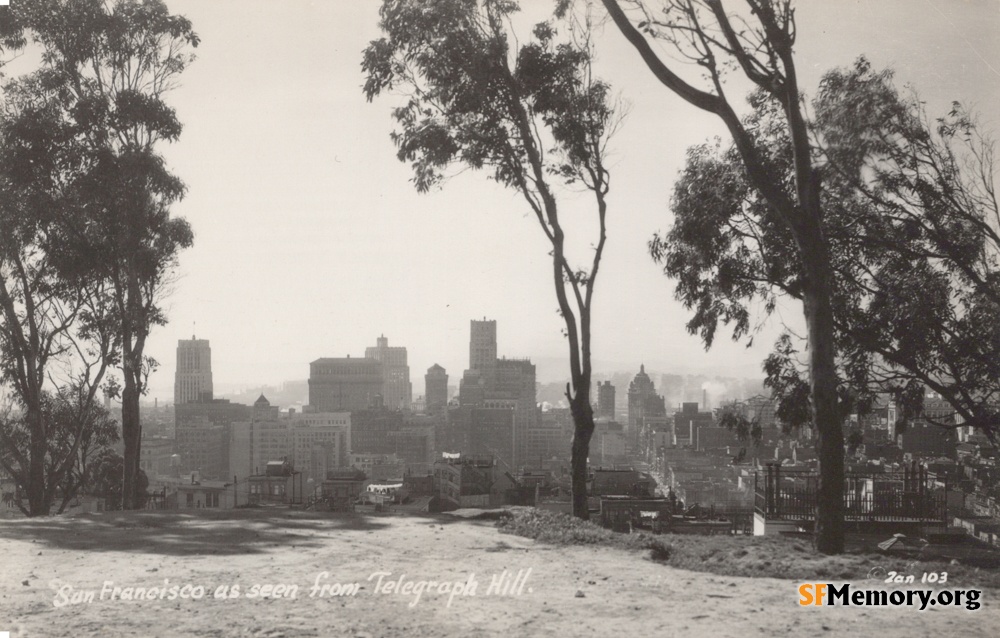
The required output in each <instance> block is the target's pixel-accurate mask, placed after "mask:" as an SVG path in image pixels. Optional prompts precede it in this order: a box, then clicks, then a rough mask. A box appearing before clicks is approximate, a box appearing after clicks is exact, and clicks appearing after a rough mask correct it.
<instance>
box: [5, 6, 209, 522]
mask: <svg viewBox="0 0 1000 638" xmlns="http://www.w3.org/2000/svg"><path fill="white" fill-rule="evenodd" d="M0 17H2V18H3V19H4V20H5V24H4V27H3V28H2V29H0V33H6V34H13V35H11V36H10V37H9V38H8V39H7V40H6V42H5V44H6V46H7V48H8V49H12V48H16V47H17V46H18V45H20V46H33V47H37V48H38V49H40V50H41V52H42V58H41V59H42V63H41V68H40V69H39V70H38V71H37V73H36V74H35V81H36V82H37V83H39V85H40V86H42V87H44V88H45V89H46V90H48V91H50V92H52V93H54V95H55V96H56V97H57V99H58V101H59V108H60V109H61V111H62V112H63V113H65V114H67V116H68V117H69V118H70V124H71V127H72V132H73V135H74V140H73V141H74V143H76V144H79V145H80V146H81V147H82V148H83V149H84V150H85V153H86V157H87V166H86V168H87V170H86V173H85V174H83V175H81V176H80V178H79V179H78V180H77V181H76V182H75V186H74V196H75V197H77V198H78V199H79V202H80V205H79V207H78V209H77V210H78V211H79V212H80V214H79V215H77V216H76V217H75V218H73V219H71V220H70V223H69V224H68V227H69V230H68V231H67V235H66V241H65V242H63V243H62V244H61V245H60V246H61V248H62V249H65V250H66V251H67V252H68V253H70V254H71V255H72V259H73V263H74V267H75V272H76V273H77V275H78V276H79V277H80V278H85V279H87V280H89V281H90V282H91V289H92V290H96V289H99V288H100V289H102V290H103V291H104V294H105V295H106V296H105V297H103V299H102V302H101V303H100V304H99V307H100V308H102V309H103V310H106V312H105V313H103V314H102V313H94V314H92V315H91V316H90V317H89V319H90V320H91V325H96V324H98V323H101V322H106V321H111V322H112V323H113V326H114V332H115V340H116V345H117V354H116V355H115V356H114V358H113V361H114V363H115V365H116V366H117V367H118V368H119V370H120V372H121V375H122V381H121V385H120V388H121V399H122V438H123V441H124V445H125V454H124V487H123V494H124V495H125V497H124V506H125V508H126V509H129V508H131V507H132V504H133V503H132V502H133V498H132V496H133V495H134V493H135V489H134V487H135V481H136V476H137V475H138V472H139V450H140V442H141V438H142V426H141V423H140V418H139V398H140V396H141V395H142V394H143V393H145V391H146V384H147V380H148V375H149V373H150V372H151V371H152V370H153V369H154V368H155V366H156V362H155V361H154V360H153V359H152V358H151V357H149V356H147V355H146V354H145V345H146V339H147V337H148V335H149V332H150V330H151V329H152V328H153V327H154V326H156V325H161V324H163V323H164V322H165V316H164V314H163V311H162V308H161V306H160V303H161V300H162V297H163V295H164V294H165V292H166V291H167V288H168V285H169V283H170V281H171V276H172V273H173V269H174V266H175V264H176V258H177V254H178V252H179V250H181V249H182V248H184V247H187V246H190V244H191V242H192V234H191V230H190V227H189V226H188V224H187V223H186V222H185V221H184V220H183V219H179V218H175V217H172V216H171V214H170V206H171V205H172V204H173V203H174V202H176V201H177V200H178V199H179V198H180V197H181V196H182V195H183V193H184V185H183V184H182V182H181V181H180V180H179V179H178V178H177V177H176V176H174V175H173V174H171V173H170V171H169V170H168V168H167V167H166V165H165V162H164V160H163V158H162V156H161V155H160V153H159V147H160V146H161V145H162V144H163V143H167V142H172V141H176V140H177V139H178V137H179V136H180V132H181V124H180V122H179V120H178V119H177V116H176V113H175V112H174V110H173V109H172V108H171V107H169V106H168V105H167V103H166V102H165V96H166V94H167V93H168V92H169V91H170V90H171V89H172V88H174V86H175V84H176V80H177V76H178V75H179V74H180V73H181V72H183V71H184V69H185V68H186V67H187V65H188V64H189V63H190V62H191V61H192V59H193V57H192V56H191V54H190V53H189V50H190V48H192V47H195V46H197V44H198V41H199V40H198V37H197V35H196V34H195V33H194V31H193V30H192V26H191V23H190V21H188V20H187V19H186V18H184V17H182V16H177V15H173V14H171V13H170V12H169V10H168V8H167V7H166V5H165V4H164V3H163V2H162V1H160V0H114V1H103V0H38V1H37V2H31V3H17V4H15V5H14V6H12V7H11V8H10V10H9V11H8V12H5V13H3V14H0ZM18 40H20V41H18Z"/></svg>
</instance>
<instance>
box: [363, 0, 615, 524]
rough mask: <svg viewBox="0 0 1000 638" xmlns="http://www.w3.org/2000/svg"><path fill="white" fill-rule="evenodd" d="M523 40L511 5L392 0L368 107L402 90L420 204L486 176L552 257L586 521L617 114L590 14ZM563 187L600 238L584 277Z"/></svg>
mask: <svg viewBox="0 0 1000 638" xmlns="http://www.w3.org/2000/svg"><path fill="white" fill-rule="evenodd" d="M560 9H561V12H560V15H559V16H558V17H559V18H562V19H561V20H551V21H548V22H543V23H540V24H537V25H535V26H534V28H533V30H532V31H531V34H530V36H527V37H525V36H524V35H523V34H522V35H520V36H519V35H518V34H517V33H516V29H515V23H516V22H517V19H516V18H517V16H516V14H517V12H518V6H517V3H515V2H511V1H510V0H431V1H417V0H384V2H383V3H382V7H381V11H380V16H381V21H380V23H379V25H380V27H381V29H382V32H383V33H384V36H383V37H382V38H380V39H378V40H375V41H373V42H371V44H370V45H369V46H368V48H367V49H366V50H365V52H364V60H363V63H362V68H363V70H364V72H365V73H366V81H365V85H364V92H365V95H366V96H367V97H368V99H369V100H371V99H373V98H375V97H376V96H378V95H380V94H382V93H384V92H389V91H393V92H401V93H403V94H404V96H405V97H404V98H403V103H402V105H401V106H399V107H397V108H396V109H394V111H393V119H394V120H395V122H396V126H397V128H396V130H395V132H394V133H393V134H392V139H393V141H394V142H395V144H396V146H397V148H398V154H397V156H398V158H399V160H400V161H404V162H409V163H410V164H411V165H412V167H413V172H414V177H413V183H414V185H415V186H416V189H417V190H418V191H420V192H426V191H428V190H430V189H431V188H432V187H435V186H438V185H440V184H441V183H442V182H443V181H444V180H445V179H446V177H447V176H448V171H449V169H452V168H456V167H465V168H472V169H482V170H485V171H488V176H489V177H490V179H493V180H494V181H496V182H497V183H499V184H502V185H503V186H505V187H508V188H511V189H513V190H515V191H517V192H518V193H519V194H520V195H521V197H523V199H524V203H525V204H526V206H527V208H528V210H530V211H531V213H532V214H533V215H534V217H535V219H536V220H537V221H538V224H539V227H540V228H541V230H542V232H543V233H544V235H545V238H546V239H547V240H548V242H549V244H550V246H551V248H552V250H551V253H550V254H551V257H552V270H551V273H552V278H553V281H554V284H555V292H556V299H557V301H558V304H559V313H560V315H561V316H562V318H563V320H564V322H565V331H564V334H565V336H566V338H567V340H568V342H569V363H570V376H571V383H570V384H569V385H568V386H567V389H566V396H567V399H568V400H569V405H570V410H571V413H572V415H573V422H574V436H573V443H572V486H573V488H572V489H573V513H574V515H576V516H578V517H581V518H586V517H587V516H588V510H587V491H586V488H587V456H588V454H589V448H590V440H591V437H592V435H593V431H594V418H593V409H592V407H591V401H590V386H591V371H592V368H591V352H592V342H591V317H592V315H591V310H592V307H593V300H594V287H595V284H596V282H597V277H598V271H599V268H600V265H601V259H602V257H603V254H604V247H605V243H606V239H607V234H606V216H607V208H608V203H607V194H608V186H609V173H608V170H607V166H606V164H605V153H606V145H607V142H608V139H609V137H610V136H611V134H612V133H613V132H614V130H615V128H616V126H617V124H618V123H619V121H620V115H621V111H620V109H618V107H617V104H616V102H615V100H614V98H613V96H612V95H611V91H610V88H609V86H608V84H606V83H604V82H602V81H600V80H598V79H596V78H595V77H594V75H593V72H592V67H591V63H592V59H593V58H592V56H593V52H592V48H591V42H590V34H591V25H590V22H589V18H588V16H587V15H586V13H585V12H583V11H581V12H579V13H576V12H567V11H566V9H567V7H565V6H563V7H560ZM563 187H569V188H571V189H578V190H582V191H584V192H586V193H589V195H590V196H591V197H592V205H593V212H594V216H595V217H596V222H597V223H596V227H597V233H596V236H595V237H594V238H593V243H592V251H593V252H592V254H591V255H590V259H588V260H587V262H588V263H587V265H586V267H584V268H580V267H577V266H574V265H573V262H572V260H571V259H570V258H569V257H568V254H567V253H568V247H567V240H568V232H567V224H566V218H567V217H566V214H565V212H564V208H562V207H561V206H560V203H561V201H563V200H561V199H560V197H561V196H562V194H563V193H564V192H565V189H564V188H563Z"/></svg>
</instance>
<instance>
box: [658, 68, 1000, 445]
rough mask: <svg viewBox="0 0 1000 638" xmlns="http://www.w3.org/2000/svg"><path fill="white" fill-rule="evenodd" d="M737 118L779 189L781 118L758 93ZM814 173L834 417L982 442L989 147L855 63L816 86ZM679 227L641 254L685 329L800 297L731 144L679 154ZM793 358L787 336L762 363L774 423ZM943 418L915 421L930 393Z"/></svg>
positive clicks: (998, 417) (798, 397) (990, 395)
mask: <svg viewBox="0 0 1000 638" xmlns="http://www.w3.org/2000/svg"><path fill="white" fill-rule="evenodd" d="M751 102H752V104H753V105H754V112H753V114H752V115H751V116H749V117H748V118H747V120H746V122H745V124H746V125H747V127H748V128H749V129H751V130H753V131H754V132H755V137H756V140H755V143H756V144H757V145H758V146H759V147H760V148H764V149H767V152H768V154H769V156H770V157H772V158H774V160H773V164H774V166H775V168H776V170H778V171H781V172H784V174H785V176H786V179H788V180H789V181H790V172H791V160H790V157H791V151H790V148H789V140H788V137H787V135H786V134H785V129H784V128H783V127H782V126H781V124H780V122H778V121H776V120H777V114H776V110H777V107H776V106H775V105H774V104H773V103H771V102H770V101H769V100H767V99H766V97H765V96H762V95H760V94H757V95H755V96H754V97H753V99H752V100H751ZM812 109H813V112H814V113H815V114H816V116H815V122H814V124H813V126H812V137H813V140H814V148H813V156H814V162H815V163H816V165H817V166H819V167H820V168H821V170H822V175H823V187H822V190H821V197H822V200H823V205H824V212H825V216H824V220H823V223H824V231H825V234H826V236H827V237H828V239H829V241H830V246H831V249H830V253H831V257H832V264H833V273H834V281H835V285H834V293H833V308H834V314H833V319H834V325H835V329H836V339H837V350H838V364H839V367H840V380H841V385H840V397H841V416H842V417H843V416H844V415H846V414H847V413H850V412H854V413H858V414H860V415H864V414H866V413H867V412H870V411H871V409H872V406H873V403H874V402H875V400H876V397H877V396H878V395H879V394H882V395H889V396H891V397H892V398H893V399H894V400H895V402H896V404H897V406H898V408H899V409H898V411H897V413H898V415H899V422H898V423H897V424H895V425H896V429H897V431H899V430H902V429H903V428H905V427H906V425H907V424H908V423H909V422H911V421H912V420H914V419H915V418H917V417H921V416H923V417H924V418H926V419H928V420H929V421H931V422H932V423H935V424H937V425H939V426H942V427H957V426H959V425H968V426H972V427H975V428H977V429H979V430H980V431H981V432H984V433H985V434H987V435H988V436H990V437H991V438H993V437H995V435H996V432H997V427H998V425H1000V381H998V379H1000V326H998V324H997V322H996V321H995V320H993V317H995V316H996V315H997V312H998V311H1000V305H998V304H1000V263H998V256H1000V231H998V228H1000V209H998V205H997V200H996V196H995V188H994V182H993V175H994V169H995V167H994V163H993V157H994V145H993V142H992V140H991V139H990V137H989V136H988V135H985V134H984V133H982V131H981V128H980V127H979V126H978V124H977V122H976V120H975V118H973V117H972V116H971V115H970V114H969V113H968V112H967V111H966V110H965V109H964V108H962V107H961V105H959V104H957V103H956V104H954V105H953V107H952V109H951V110H950V112H949V113H947V114H945V115H944V116H942V117H940V118H938V119H936V120H931V119H930V118H929V117H928V116H927V115H926V113H925V111H924V107H923V105H922V103H921V101H920V100H919V98H918V97H917V96H916V95H915V94H912V93H911V94H901V93H900V92H899V91H898V90H897V89H896V88H895V87H894V85H893V82H892V73H891V72H890V71H875V70H873V69H872V68H871V65H870V64H869V63H868V61H867V60H865V59H864V58H861V59H859V60H858V62H857V63H856V64H855V65H854V66H853V67H852V68H848V69H836V70H833V71H830V72H828V73H827V74H825V75H824V77H823V79H822V80H821V82H820V86H819V91H818V94H817V96H816V98H815V99H814V100H813V102H812ZM671 207H672V209H673V211H674V213H675V223H674V226H673V228H671V230H670V232H669V233H667V234H666V235H657V236H655V237H654V238H653V240H652V242H651V244H650V246H651V249H652V252H653V255H654V257H655V258H656V259H657V260H658V261H659V262H660V263H662V264H663V266H664V270H665V272H666V273H667V274H668V275H670V276H672V277H675V278H676V279H677V282H678V283H677V294H678V296H679V298H680V299H682V300H683V301H684V303H685V304H686V305H687V306H688V307H690V308H694V309H696V311H695V314H694V316H693V318H692V319H691V322H690V323H689V328H690V329H691V330H693V331H698V332H700V333H701V334H702V335H703V336H705V337H706V338H707V339H708V340H709V341H710V340H711V336H712V334H713V333H714V332H715V330H716V326H717V324H718V323H719V322H726V323H731V324H732V325H733V327H734V337H735V338H740V337H741V336H743V335H745V334H746V333H747V330H748V328H749V323H748V322H749V309H750V306H751V305H752V304H753V303H755V302H757V303H761V304H762V306H763V307H764V308H765V309H766V310H767V311H771V310H773V309H774V307H775V304H776V303H777V301H778V297H779V296H786V297H790V298H793V299H801V294H802V293H801V286H800V285H799V282H798V278H797V272H798V270H799V265H798V263H797V261H798V256H797V255H796V253H795V251H794V250H793V249H792V242H791V237H790V236H789V234H788V232H787V230H786V229H785V228H784V227H783V226H781V225H777V224H774V223H773V221H772V220H770V219H769V216H768V209H767V207H766V204H765V203H764V202H762V201H761V198H760V197H759V195H758V194H757V193H756V192H755V191H754V189H753V187H752V185H751V184H749V182H748V180H747V179H746V178H745V175H744V172H743V170H742V166H741V164H740V158H739V157H738V154H737V151H736V150H735V149H733V148H732V147H726V148H723V147H721V146H720V145H718V144H704V145H701V146H698V147H695V148H693V149H691V150H690V151H689V154H688V163H687V166H686V167H685V170H684V172H683V173H682V176H681V179H680V180H679V182H678V183H677V185H676V188H675V193H674V197H673V200H672V205H671ZM798 354H799V353H798V349H797V348H796V347H795V345H794V343H793V341H792V339H791V337H790V336H788V335H785V336H783V337H782V338H781V339H780V340H779V342H778V343H777V344H776V348H775V351H774V353H773V354H772V355H771V356H770V357H769V359H768V361H767V364H766V371H767V375H768V381H767V382H768V385H769V386H770V387H771V388H772V389H773V390H774V391H775V392H776V394H777V395H778V396H779V398H780V399H781V402H780V407H779V410H781V411H782V416H783V417H784V419H783V420H785V421H786V422H788V423H790V424H800V423H802V422H804V421H806V420H807V417H808V399H809V396H808V391H807V390H806V387H805V386H806V384H805V381H804V380H803V378H802V376H803V375H802V374H801V369H800V367H799V366H797V365H796V363H797V357H798ZM928 390H930V391H933V392H935V393H936V394H938V395H940V396H941V397H942V399H944V400H945V401H947V402H948V404H949V405H950V406H951V407H952V409H953V411H952V414H951V415H949V416H947V417H944V418H941V417H939V416H927V415H924V414H923V408H924V400H925V395H926V393H927V391H928Z"/></svg>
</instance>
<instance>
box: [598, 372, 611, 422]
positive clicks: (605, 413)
mask: <svg viewBox="0 0 1000 638" xmlns="http://www.w3.org/2000/svg"><path fill="white" fill-rule="evenodd" d="M597 416H602V417H607V418H609V419H614V418H615V386H613V385H611V382H610V381H605V382H604V383H598V384H597Z"/></svg>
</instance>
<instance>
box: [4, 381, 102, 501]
mask: <svg viewBox="0 0 1000 638" xmlns="http://www.w3.org/2000/svg"><path fill="white" fill-rule="evenodd" d="M41 422H42V423H43V424H44V426H45V432H44V440H45V442H46V451H45V456H44V467H45V471H44V474H43V476H44V480H45V482H44V484H43V485H42V494H43V498H44V507H45V509H46V511H48V510H49V509H50V508H52V507H55V506H56V505H57V503H58V508H57V513H59V512H62V511H63V510H64V509H65V507H66V506H67V505H68V504H69V502H70V501H71V500H72V499H73V498H75V497H76V496H78V495H79V494H81V493H85V492H87V491H88V490H89V488H90V487H91V484H92V480H93V471H92V470H93V463H92V461H93V459H94V458H95V457H96V456H97V455H99V454H101V453H102V452H104V451H110V449H111V446H112V445H113V444H114V443H116V442H117V441H118V440H119V434H118V430H119V426H118V423H117V422H116V421H115V420H113V419H112V418H111V417H110V415H109V414H108V413H107V411H106V410H105V409H104V408H103V407H102V406H100V405H99V404H97V403H95V402H94V401H92V400H91V399H90V398H89V396H88V391H87V390H85V389H84V388H81V387H79V386H78V387H74V388H60V389H59V390H58V391H57V392H55V393H52V392H45V393H44V394H43V396H42V419H41ZM31 439H32V431H31V428H30V426H29V423H28V421H27V419H25V413H24V410H22V409H11V406H8V408H7V409H6V410H5V411H4V414H3V416H2V417H0V441H2V445H0V467H2V468H3V470H4V472H5V473H7V474H8V475H9V476H10V477H11V478H12V479H13V480H14V484H15V486H16V488H17V489H16V491H15V494H14V503H15V504H16V505H17V506H18V508H19V509H20V510H21V511H22V512H23V513H24V514H26V515H30V514H31V513H32V512H31V505H32V504H31V503H30V502H29V493H28V489H27V487H28V486H30V485H31V476H30V463H28V462H26V459H28V458H29V457H30V455H31V449H30V446H31Z"/></svg>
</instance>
